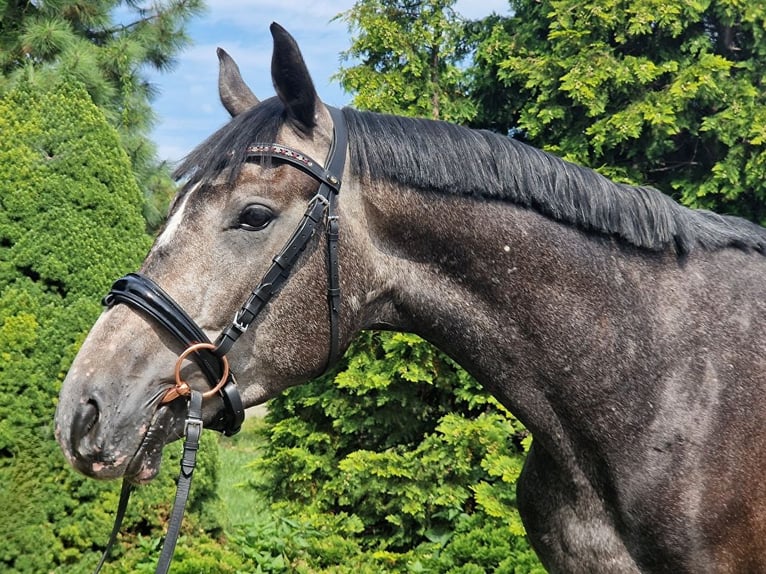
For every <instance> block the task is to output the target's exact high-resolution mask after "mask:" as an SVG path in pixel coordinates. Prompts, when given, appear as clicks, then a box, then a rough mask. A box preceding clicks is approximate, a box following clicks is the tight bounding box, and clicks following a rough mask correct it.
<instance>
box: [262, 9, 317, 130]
mask: <svg viewBox="0 0 766 574" xmlns="http://www.w3.org/2000/svg"><path fill="white" fill-rule="evenodd" d="M270 30H271V35H272V37H273V38H274V55H273V56H272V58H271V79H272V81H273V82H274V89H276V91H277V95H278V96H279V99H280V100H282V103H283V104H284V106H285V109H286V110H287V116H288V118H290V119H291V120H293V121H295V122H296V123H297V124H298V127H299V128H301V129H302V130H304V131H311V129H312V128H313V127H314V126H315V125H316V108H317V103H318V101H319V97H318V96H317V93H316V90H315V89H314V82H312V81H311V75H310V74H309V71H308V68H307V67H306V62H304V61H303V56H302V55H301V51H300V49H299V48H298V44H297V43H296V42H295V39H294V38H293V37H292V36H291V35H290V34H288V33H287V30H285V29H284V28H282V26H280V25H279V24H277V23H276V22H273V23H272V24H271V27H270Z"/></svg>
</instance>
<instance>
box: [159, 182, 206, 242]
mask: <svg viewBox="0 0 766 574" xmlns="http://www.w3.org/2000/svg"><path fill="white" fill-rule="evenodd" d="M196 189H197V188H196V186H195V187H194V188H192V189H190V190H189V191H188V192H187V193H186V196H185V197H184V198H183V200H181V205H179V206H178V209H176V211H175V213H173V215H172V216H171V217H170V219H168V222H167V224H166V225H165V229H164V230H163V231H162V234H161V235H160V236H159V237H158V238H157V244H156V245H157V247H164V246H166V245H168V244H169V243H170V242H171V241H173V237H174V236H175V234H176V233H177V232H178V229H179V228H180V227H181V222H182V221H183V218H184V211H185V210H186V204H187V203H188V201H189V197H190V196H191V194H192V193H194V192H195V191H196Z"/></svg>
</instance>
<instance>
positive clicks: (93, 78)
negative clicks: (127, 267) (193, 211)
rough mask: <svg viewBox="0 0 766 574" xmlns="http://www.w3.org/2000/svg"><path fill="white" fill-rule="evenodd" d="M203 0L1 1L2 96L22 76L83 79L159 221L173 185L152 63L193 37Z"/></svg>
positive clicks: (162, 61) (160, 63)
mask: <svg viewBox="0 0 766 574" xmlns="http://www.w3.org/2000/svg"><path fill="white" fill-rule="evenodd" d="M203 9H204V3H203V2H202V0H162V1H157V2H151V3H147V2H133V1H122V0H109V1H106V2H104V1H100V0H86V1H83V0H57V1H56V2H6V3H4V5H3V7H2V8H0V95H1V94H2V93H4V92H5V91H7V90H8V89H10V88H11V87H12V86H14V85H15V84H16V83H17V82H18V81H21V80H23V81H25V82H34V83H36V84H38V85H39V86H41V87H42V88H44V89H49V88H50V87H51V86H52V85H56V84H57V83H58V82H59V81H60V80H61V78H68V79H71V80H75V81H77V82H79V83H81V84H83V85H84V86H85V87H86V89H87V90H88V93H89V94H90V96H91V98H92V99H93V101H94V102H95V103H96V105H97V106H98V107H99V108H101V110H102V111H103V112H104V113H105V114H106V117H107V119H108V120H109V123H110V124H111V125H112V126H114V127H115V128H116V129H117V131H118V133H119V134H120V140H121V142H122V146H123V148H124V149H125V150H126V151H127V153H128V156H129V157H130V160H131V165H132V168H133V171H134V174H135V176H136V178H137V179H138V182H139V186H140V187H141V189H142V191H143V193H144V195H145V197H146V199H145V205H144V214H145V216H146V217H147V218H148V221H149V223H150V225H157V224H158V223H159V222H160V220H161V219H162V216H163V214H164V208H165V206H166V205H167V201H168V199H169V197H170V196H171V195H172V192H173V190H174V186H173V184H172V181H171V180H170V176H169V173H168V169H167V167H166V166H164V165H163V164H159V163H158V162H157V160H156V148H155V146H154V144H153V143H152V142H151V141H150V140H149V137H148V134H149V131H150V129H151V127H152V125H153V122H154V113H153V111H152V110H151V107H150V100H151V98H152V96H153V88H152V86H151V85H150V83H149V81H148V79H147V77H146V69H147V67H151V68H154V69H157V70H167V69H168V68H170V67H171V66H172V64H173V61H174V60H173V59H174V57H175V55H176V54H177V53H178V51H179V50H180V49H181V48H182V47H184V46H185V45H186V44H188V38H187V36H186V33H185V30H184V25H185V23H186V22H187V21H188V20H189V19H190V18H192V17H194V16H196V15H198V14H199V13H200V12H201V11H202V10H203Z"/></svg>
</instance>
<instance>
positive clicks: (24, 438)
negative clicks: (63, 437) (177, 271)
mask: <svg viewBox="0 0 766 574" xmlns="http://www.w3.org/2000/svg"><path fill="white" fill-rule="evenodd" d="M0 133H2V134H3V137H2V138H0V353H1V354H2V356H1V357H0V396H2V401H0V500H2V502H3V520H2V521H0V538H2V540H3V544H2V545H0V570H2V571H3V572H29V573H39V572H55V571H61V572H63V571H66V572H87V571H91V570H92V569H93V567H94V566H95V563H96V561H97V560H98V553H97V549H98V548H99V547H102V546H103V545H104V544H105V543H106V539H107V536H108V534H109V531H110V529H111V522H112V519H113V513H114V510H115V509H116V505H117V498H118V491H119V485H118V484H114V483H108V484H107V483H99V482H96V481H93V480H91V479H86V478H84V477H82V476H80V475H77V474H76V473H75V472H74V471H73V470H72V469H71V468H70V467H69V466H68V464H67V463H66V462H65V461H64V457H63V456H62V454H61V452H60V450H59V448H58V445H57V444H56V442H55V440H54V438H53V413H54V410H55V406H56V397H57V396H58V390H59V387H60V384H61V381H62V380H63V377H64V373H65V372H66V370H67V368H68V366H69V364H70V363H71V361H72V359H73V358H74V355H75V353H76V349H77V348H78V346H79V344H80V343H81V342H82V340H83V339H84V336H85V333H86V332H87V330H88V329H89V327H90V325H91V324H92V322H93V321H94V320H95V318H96V317H97V316H98V314H99V312H100V305H99V299H100V297H101V295H103V293H105V292H106V290H107V289H108V287H109V285H110V283H111V281H112V280H113V279H114V278H115V277H118V276H119V275H120V274H122V273H124V272H126V271H128V270H132V269H135V268H136V267H137V265H138V264H139V262H140V260H141V258H142V256H143V254H144V253H145V252H146V250H147V248H148V246H149V244H150V238H149V237H148V236H146V235H145V233H144V220H143V218H142V216H141V212H140V206H141V194H140V192H139V190H138V188H137V186H136V184H135V180H134V178H133V176H132V174H131V171H130V164H129V161H128V157H127V156H126V154H125V152H124V151H123V149H122V147H121V145H120V141H119V138H118V135H117V134H116V133H115V131H114V130H113V129H112V128H110V127H109V126H108V124H107V123H106V121H105V119H104V116H103V114H102V113H101V112H100V111H99V110H98V109H97V108H96V107H95V106H94V105H93V103H92V102H91V100H90V98H89V96H88V94H87V93H86V92H85V91H84V90H83V89H82V88H80V87H78V86H76V85H74V84H71V83H68V82H64V83H61V84H60V85H58V86H56V87H55V88H54V89H52V90H51V91H41V90H40V89H38V88H37V87H35V86H33V85H29V84H25V83H22V84H20V85H19V86H18V87H17V88H16V89H14V90H12V91H11V92H9V93H8V94H7V95H6V96H5V97H4V98H3V99H2V100H0ZM211 439H212V437H210V438H206V439H205V445H204V448H203V449H202V452H201V455H200V457H201V461H200V462H201V464H202V467H203V468H202V469H201V472H199V471H198V474H199V477H200V478H199V480H198V483H197V485H196V486H197V488H195V491H194V500H193V501H192V502H191V503H190V504H191V507H192V510H194V511H195V512H194V513H193V514H192V518H191V520H190V522H189V526H188V528H190V529H194V531H195V532H196V531H197V530H199V529H200V525H201V524H202V522H201V521H202V520H206V522H205V523H204V526H205V528H207V529H208V530H211V529H212V530H215V528H216V525H214V524H211V523H210V521H209V519H208V517H207V513H208V512H209V510H208V509H210V508H211V506H210V504H209V501H210V500H211V498H212V497H214V492H215V485H214V481H215V477H216V472H217V462H216V461H217V458H216V442H215V441H214V440H211ZM174 446H175V447H176V448H173V449H169V450H171V451H172V452H170V453H168V456H167V458H166V461H165V463H164V469H163V472H162V474H161V478H160V479H159V480H158V481H157V482H156V483H155V484H152V485H151V486H150V487H147V488H145V489H141V490H140V491H139V492H138V494H137V496H136V497H135V499H136V500H135V503H134V505H133V506H132V508H131V511H130V513H129V516H128V518H127V525H126V527H127V535H126V536H125V537H124V538H123V541H124V543H125V542H130V541H131V540H132V539H133V538H135V537H136V536H138V535H139V534H142V535H144V536H151V537H154V538H158V537H159V533H160V528H161V527H162V525H163V523H164V521H165V520H166V517H167V515H168V513H169V511H170V508H169V506H170V503H171V501H172V496H173V488H174V485H173V477H174V475H175V474H177V468H178V455H179V452H178V448H177V447H178V445H174ZM111 571H113V572H114V571H118V570H117V569H115V568H112V569H111ZM123 571H124V570H123ZM128 571H130V569H129V570H128Z"/></svg>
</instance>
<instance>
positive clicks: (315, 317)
mask: <svg viewBox="0 0 766 574" xmlns="http://www.w3.org/2000/svg"><path fill="white" fill-rule="evenodd" d="M271 32H272V36H273V39H274V52H273V59H272V68H271V73H272V80H273V84H274V86H275V88H276V92H277V96H276V97H272V98H270V99H267V100H264V101H259V100H258V98H256V97H255V95H254V94H253V93H252V92H251V91H250V89H249V88H248V87H247V86H246V85H245V83H244V81H243V80H242V78H241V76H240V73H239V69H238V68H237V65H236V64H235V63H234V61H233V60H232V59H231V58H230V57H229V56H228V54H226V53H225V52H223V51H222V50H219V52H218V56H219V60H220V76H219V91H220V98H221V101H222V103H223V105H224V107H225V108H226V109H227V110H228V111H229V113H230V114H231V116H232V119H231V121H230V122H229V123H228V124H227V125H226V126H224V127H223V128H221V129H220V130H219V131H218V132H216V133H215V134H214V135H212V136H211V137H210V138H208V140H206V141H205V142H204V143H203V144H201V145H200V146H199V147H198V148H197V149H196V150H195V151H194V152H192V153H191V154H190V155H189V157H188V158H187V159H186V160H185V161H184V163H183V164H182V165H181V166H180V167H179V169H178V171H177V175H178V176H179V178H181V179H182V180H183V181H184V182H185V183H184V186H183V188H182V189H181V190H180V192H179V193H178V195H177V196H176V198H175V199H174V201H173V203H172V204H171V207H170V211H169V218H168V221H167V223H166V225H165V228H164V230H163V231H162V232H161V233H160V234H159V236H158V237H157V239H156V241H155V243H154V246H153V247H152V249H151V251H150V252H149V254H148V256H147V258H146V260H145V261H144V263H143V266H142V268H141V274H142V276H145V277H147V278H150V279H151V281H152V283H153V285H156V286H159V287H160V288H161V289H162V290H164V291H165V292H166V293H167V294H168V295H169V296H170V298H171V299H172V300H174V301H175V302H176V303H177V305H178V306H179V307H180V308H183V310H184V311H185V312H186V314H188V316H189V317H191V318H192V319H193V321H194V322H195V323H196V325H198V326H199V327H200V328H201V330H202V331H203V332H204V333H205V334H206V335H208V336H209V337H210V338H211V339H214V338H215V337H216V336H217V335H218V334H219V333H220V332H221V331H222V330H225V329H226V328H227V325H229V324H230V323H231V318H232V317H233V316H235V314H237V312H238V309H240V307H241V305H242V301H243V300H245V299H246V298H247V296H248V294H249V293H250V292H251V291H252V290H253V287H254V286H255V285H257V284H258V280H259V279H260V278H261V277H263V276H264V273H265V272H266V271H267V270H268V269H270V266H271V267H273V266H274V264H272V258H274V256H275V255H276V254H277V253H279V252H280V248H282V247H283V246H284V245H285V244H286V243H289V241H290V240H291V237H292V236H293V235H294V234H295V230H296V228H297V227H298V226H299V225H300V223H301V221H305V220H306V218H305V217H304V214H305V213H306V206H307V204H310V205H315V204H316V203H317V195H318V191H317V190H318V187H319V185H320V183H322V181H324V180H326V179H328V178H329V179H330V180H332V181H335V182H336V183H337V180H338V179H341V177H342V175H343V174H342V173H340V174H337V175H326V174H324V172H323V167H322V165H319V164H322V162H323V160H324V162H325V163H324V165H325V166H326V162H327V159H325V158H329V156H330V155H331V147H332V145H333V143H334V139H333V138H334V127H335V128H337V126H334V121H333V115H332V114H331V112H330V110H329V109H328V107H326V106H325V105H324V104H323V103H322V102H321V101H320V99H319V98H318V96H317V93H316V90H315V89H314V85H313V82H312V80H311V77H310V75H309V73H308V70H307V68H306V65H305V63H304V60H303V57H302V55H301V53H300V51H299V49H298V46H297V44H296V43H295V41H294V40H293V38H292V37H291V36H290V35H289V34H288V33H287V32H286V31H285V30H284V29H283V28H281V27H280V26H278V25H277V24H272V26H271ZM334 113H337V114H341V112H339V111H337V110H336V111H335V112H334ZM339 120H342V114H341V116H340V117H338V116H336V122H335V123H337V121H339ZM259 142H260V143H259ZM254 145H256V147H257V146H261V147H257V149H256V150H255V151H254V147H253V146H254ZM258 149H260V150H261V152H263V151H264V150H266V152H264V153H257V150H258ZM296 150H297V152H296ZM336 153H337V154H340V157H341V158H343V157H344V156H345V154H346V149H345V145H344V146H343V149H339V150H337V152H336ZM296 156H298V157H297V159H296ZM311 158H314V159H311ZM309 163H310V164H311V165H310V166H308V167H307V165H308V164H309ZM296 164H297V165H298V167H299V168H301V169H297V168H296ZM302 164H303V165H302ZM312 170H314V171H313V172H312ZM323 178H324V179H323ZM328 185H331V184H330V183H329V182H328ZM354 190H355V186H354V185H353V184H352V183H351V182H345V183H344V186H343V192H344V194H345V193H348V194H349V197H350V196H352V195H353V194H354ZM332 191H333V194H335V193H336V191H337V190H336V189H335V190H332ZM312 198H313V199H312ZM318 199H319V200H322V201H324V202H325V203H327V199H326V198H324V199H323V198H321V197H320V198H318ZM333 200H334V198H333ZM352 204H353V202H349V203H347V204H346V205H341V204H340V203H339V205H338V207H337V208H336V214H335V215H334V216H333V217H340V218H345V217H346V216H347V215H350V212H351V210H353V208H352V207H351V206H352ZM319 207H320V208H321V207H322V206H321V205H320V206H319ZM314 211H315V214H314V215H313V216H312V217H313V218H314V219H317V217H316V213H320V214H323V217H324V216H326V213H325V211H324V210H322V209H319V210H316V209H315V210H314ZM338 214H339V215H338ZM351 219H352V218H351V217H349V221H351ZM326 223H327V222H326V221H319V222H318V225H319V227H323V226H324V225H325V224H326ZM355 236H356V237H357V238H358V231H357V228H356V227H355V226H354V225H353V224H349V225H345V226H344V228H343V235H342V240H341V241H339V242H338V245H339V251H340V252H342V254H343V260H344V262H345V263H344V265H345V267H344V268H343V273H341V274H340V276H341V277H342V278H343V280H342V284H341V285H336V286H335V289H336V290H337V288H338V287H342V289H343V290H344V298H349V297H350V300H352V301H354V300H356V301H359V300H362V299H363V298H364V296H365V295H364V293H362V292H358V293H357V292H356V291H357V290H356V288H355V287H353V285H352V284H351V283H350V282H349V281H348V279H347V278H348V277H350V276H351V273H350V271H351V270H352V269H353V274H354V275H356V276H359V275H360V274H364V273H365V272H366V271H365V268H364V265H363V263H362V261H363V260H364V257H362V256H361V254H360V253H359V250H360V249H361V248H362V245H363V244H364V242H363V241H360V240H355ZM328 241H329V239H328V238H327V236H326V234H325V233H313V232H310V233H308V235H307V239H306V242H305V243H304V245H302V246H301V248H300V249H299V251H301V252H302V253H296V254H295V265H294V266H293V267H292V269H288V270H286V271H284V275H285V276H286V275H287V273H288V272H289V280H287V281H285V282H284V284H283V285H282V286H281V288H280V290H279V296H278V297H276V298H274V299H273V300H272V301H271V302H270V303H269V304H268V305H267V306H266V307H265V308H264V310H263V313H260V314H258V316H257V317H255V318H254V319H253V320H252V324H251V325H249V327H250V328H249V329H247V330H246V331H245V330H244V329H241V330H240V331H242V332H238V333H237V335H238V337H239V340H238V342H237V344H236V345H234V346H233V348H232V349H231V351H230V352H229V353H228V360H229V362H230V363H231V365H232V369H233V370H235V371H236V374H237V377H238V380H239V383H238V385H237V386H238V388H239V391H240V394H241V397H242V402H243V403H244V406H251V405H255V404H258V403H260V402H263V401H264V400H266V399H267V398H269V397H271V396H274V395H275V394H276V393H278V392H279V391H281V390H283V389H285V388H286V387H288V386H291V385H295V384H298V383H301V382H304V381H306V380H308V379H309V378H311V377H314V376H316V375H318V374H320V373H322V372H323V371H324V370H325V369H326V368H327V367H328V363H329V362H330V360H331V359H333V358H334V356H337V354H338V353H339V352H340V351H342V350H343V349H344V348H345V347H346V346H347V344H348V337H349V336H350V335H349V333H350V332H351V331H352V330H353V328H352V326H351V323H352V322H353V321H354V320H353V319H352V318H351V315H350V313H349V312H347V310H345V309H344V312H343V313H339V315H338V323H339V326H335V327H332V326H331V323H332V320H331V319H332V317H331V314H332V312H331V311H330V310H328V302H327V301H328V285H329V283H331V281H332V279H331V278H329V277H328V270H327V269H328V258H329V257H331V255H328V250H327V243H328ZM357 307H358V305H357ZM336 311H337V310H336ZM332 330H334V331H336V332H335V333H332V332H331V331H332ZM239 335H241V336H239ZM334 339H337V341H335V340H334ZM331 346H335V347H337V348H335V349H331ZM183 350H184V349H183V346H182V344H181V343H180V342H179V341H178V340H176V339H175V338H174V337H172V336H171V335H170V334H169V333H168V330H167V329H166V328H165V327H164V326H163V325H162V324H161V322H158V321H156V320H154V319H153V318H152V317H148V316H147V315H146V314H145V313H142V312H140V311H139V312H137V310H136V309H135V308H131V306H128V305H113V306H111V307H109V308H108V309H107V310H105V311H104V313H103V314H102V315H101V317H100V318H99V319H98V321H97V322H96V324H95V325H94V326H93V328H92V330H91V332H90V333H89V335H88V337H87V339H86V340H85V342H84V344H83V345H82V348H81V350H80V352H79V354H78V355H77V357H76V359H75V361H74V363H73V364H72V367H71V369H70V371H69V373H68V375H67V377H66V380H65V381H64V384H63V388H62V390H61V395H60V401H59V405H58V409H57V413H56V436H57V439H58V441H59V443H60V444H61V447H62V448H63V450H64V453H65V454H66V456H67V458H68V459H69V461H70V462H71V463H72V464H73V465H74V466H75V467H76V468H77V469H78V470H80V471H81V472H83V473H85V474H86V475H89V476H92V477H96V478H114V477H118V476H126V477H127V478H129V479H130V480H132V481H134V482H146V481H148V480H151V479H152V478H153V477H154V476H155V475H156V473H157V472H158V469H159V461H160V455H161V451H162V447H163V446H164V445H165V444H166V443H167V442H169V441H171V440H174V439H176V438H179V437H180V436H181V435H182V434H183V421H184V412H185V411H184V404H183V401H175V400H174V401H167V400H165V399H166V397H167V394H168V390H169V389H171V388H174V386H175V385H176V380H177V379H176V375H175V374H174V367H175V365H176V360H177V356H178V355H179V354H180V353H181V352H182V351H183ZM179 368H180V373H181V376H182V377H183V379H184V381H185V382H186V381H188V384H189V385H190V386H191V387H193V388H199V389H206V388H207V384H206V382H205V378H204V377H203V376H202V375H201V373H200V371H199V370H198V369H196V368H195V367H194V366H193V365H192V364H184V365H182V366H181V365H179ZM220 408H221V399H220V397H218V396H215V397H213V398H211V400H209V401H206V403H205V405H204V411H203V412H204V418H205V420H206V422H207V421H210V420H212V419H213V418H214V417H215V415H216V412H217V411H218V410H219V409H220Z"/></svg>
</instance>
